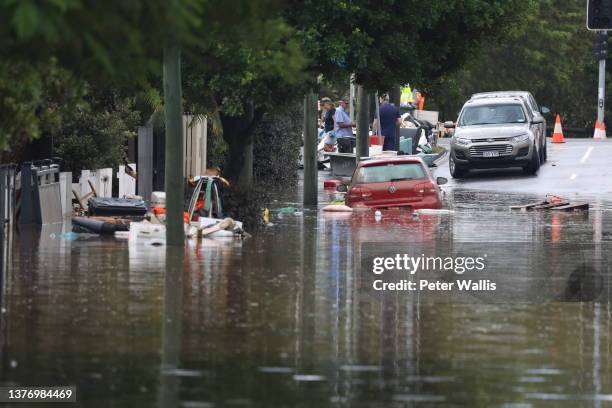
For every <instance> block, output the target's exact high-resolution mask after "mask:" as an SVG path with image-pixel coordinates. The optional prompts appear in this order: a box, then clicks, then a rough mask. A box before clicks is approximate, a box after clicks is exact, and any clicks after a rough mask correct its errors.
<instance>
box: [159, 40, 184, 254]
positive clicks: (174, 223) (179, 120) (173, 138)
mask: <svg viewBox="0 0 612 408" xmlns="http://www.w3.org/2000/svg"><path fill="white" fill-rule="evenodd" d="M182 98H183V95H182V88H181V46H180V42H179V41H178V40H177V39H176V38H174V37H172V36H169V37H168V38H167V39H166V41H165V42H164V116H165V123H166V143H165V144H166V170H165V181H166V186H165V189H166V244H167V245H181V246H182V245H184V243H185V229H184V227H183V207H184V205H183V200H184V195H185V191H184V188H185V187H184V178H185V176H184V174H183V172H184V170H183V167H184V166H183V161H184V158H183V107H182Z"/></svg>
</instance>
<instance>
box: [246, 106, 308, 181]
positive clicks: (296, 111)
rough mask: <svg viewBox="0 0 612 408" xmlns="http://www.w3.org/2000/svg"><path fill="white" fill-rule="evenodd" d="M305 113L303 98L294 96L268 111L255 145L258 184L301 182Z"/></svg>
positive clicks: (258, 130)
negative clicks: (298, 170)
mask: <svg viewBox="0 0 612 408" xmlns="http://www.w3.org/2000/svg"><path fill="white" fill-rule="evenodd" d="M303 115H304V109H303V105H302V101H301V100H299V99H297V100H296V99H294V100H292V101H289V102H288V103H287V104H286V105H284V106H279V107H277V109H276V110H273V111H270V112H268V113H267V114H266V115H265V116H264V118H263V120H262V121H261V123H260V124H259V125H258V126H257V128H256V129H255V135H254V144H253V162H254V164H253V173H254V181H255V183H256V184H259V185H262V186H267V187H268V188H269V189H271V190H274V189H279V188H287V187H289V186H291V185H295V184H296V183H297V163H298V160H299V155H300V146H301V145H302V123H303V120H304V117H303Z"/></svg>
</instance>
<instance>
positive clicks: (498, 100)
mask: <svg viewBox="0 0 612 408" xmlns="http://www.w3.org/2000/svg"><path fill="white" fill-rule="evenodd" d="M507 104H519V105H523V106H524V105H525V100H524V99H523V98H521V97H518V96H499V97H495V98H476V99H470V100H469V101H467V102H466V103H465V106H482V105H507Z"/></svg>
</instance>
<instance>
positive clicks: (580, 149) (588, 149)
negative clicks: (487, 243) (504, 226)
mask: <svg viewBox="0 0 612 408" xmlns="http://www.w3.org/2000/svg"><path fill="white" fill-rule="evenodd" d="M448 143H449V140H448V139H443V140H442V141H441V144H442V145H444V146H446V147H448ZM610 158H612V140H611V139H606V140H603V141H595V140H592V139H566V143H563V144H553V143H551V142H550V139H549V140H548V161H547V162H546V163H544V165H543V166H542V167H541V168H540V171H539V172H538V175H537V176H530V175H524V174H522V172H521V170H520V169H518V170H517V169H503V170H477V171H471V172H470V175H469V176H468V178H466V179H462V180H452V181H451V185H452V186H453V187H456V188H468V189H476V190H484V191H501V192H515V193H522V194H534V195H538V196H544V195H546V194H549V193H551V194H560V195H563V196H566V197H568V198H574V197H582V198H589V199H594V200H599V199H606V200H612V166H611V164H610ZM436 174H437V175H438V176H442V177H447V178H448V179H449V180H451V177H450V172H449V170H448V155H447V157H446V159H445V160H443V161H442V162H441V164H440V168H439V169H438V170H437V171H436Z"/></svg>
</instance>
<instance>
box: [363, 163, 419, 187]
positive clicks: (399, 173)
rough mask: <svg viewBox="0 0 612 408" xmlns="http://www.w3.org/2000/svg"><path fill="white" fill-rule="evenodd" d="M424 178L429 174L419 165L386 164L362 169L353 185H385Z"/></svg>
mask: <svg viewBox="0 0 612 408" xmlns="http://www.w3.org/2000/svg"><path fill="white" fill-rule="evenodd" d="M422 178H427V174H426V173H425V170H424V169H423V166H422V165H421V164H419V163H386V164H381V165H378V166H365V167H360V168H359V170H358V171H357V172H356V173H355V176H354V177H353V184H364V183H384V182H388V181H401V180H415V179H422Z"/></svg>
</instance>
